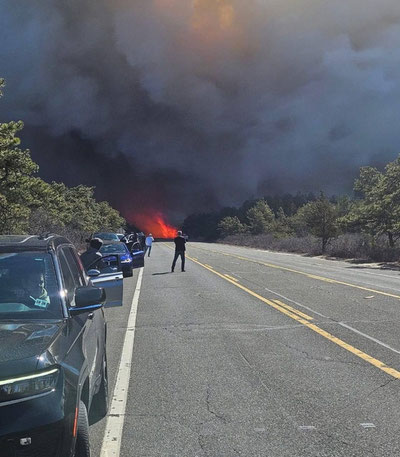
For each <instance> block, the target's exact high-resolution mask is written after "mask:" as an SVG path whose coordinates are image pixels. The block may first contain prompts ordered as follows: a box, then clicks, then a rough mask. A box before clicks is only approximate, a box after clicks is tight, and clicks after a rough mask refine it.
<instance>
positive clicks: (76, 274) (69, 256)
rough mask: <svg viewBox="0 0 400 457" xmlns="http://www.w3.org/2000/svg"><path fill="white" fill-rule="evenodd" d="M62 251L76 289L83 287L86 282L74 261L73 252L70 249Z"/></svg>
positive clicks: (76, 261)
mask: <svg viewBox="0 0 400 457" xmlns="http://www.w3.org/2000/svg"><path fill="white" fill-rule="evenodd" d="M62 251H63V253H64V255H65V258H66V260H67V263H68V265H69V268H70V270H71V273H72V276H73V278H74V281H75V284H76V285H77V287H79V286H85V285H86V281H85V278H84V276H83V271H82V269H81V266H80V264H79V263H78V260H77V259H76V256H75V253H74V251H73V250H72V248H63V249H62Z"/></svg>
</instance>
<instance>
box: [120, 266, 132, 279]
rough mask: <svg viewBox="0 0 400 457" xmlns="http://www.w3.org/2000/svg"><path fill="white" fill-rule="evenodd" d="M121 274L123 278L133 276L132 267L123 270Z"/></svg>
mask: <svg viewBox="0 0 400 457" xmlns="http://www.w3.org/2000/svg"><path fill="white" fill-rule="evenodd" d="M122 275H123V277H124V278H131V277H132V276H133V268H132V267H130V268H129V270H125V271H124V272H123V274H122Z"/></svg>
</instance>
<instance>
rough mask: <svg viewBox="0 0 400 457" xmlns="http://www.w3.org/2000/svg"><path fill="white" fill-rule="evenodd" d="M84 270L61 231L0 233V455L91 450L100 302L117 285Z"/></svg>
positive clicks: (82, 455) (98, 384) (100, 363)
mask: <svg viewBox="0 0 400 457" xmlns="http://www.w3.org/2000/svg"><path fill="white" fill-rule="evenodd" d="M91 274H93V275H94V276H93V279H90V278H89V277H88V276H87V274H86V273H85V271H84V269H83V267H82V264H81V262H80V259H79V256H78V255H77V253H76V250H75V248H74V247H73V245H72V244H71V243H70V242H69V241H68V240H67V239H65V238H63V237H60V236H57V235H51V236H48V237H39V236H0V341H1V351H0V456H1V457H23V456H24V457H25V456H26V457H31V456H32V457H33V456H35V457H36V456H38V457H39V456H40V457H89V455H90V443H89V420H91V421H95V420H97V419H99V418H100V417H102V416H104V415H105V414H106V413H107V408H108V379H107V356H106V322H105V319H104V310H103V303H104V302H105V301H106V293H108V291H111V295H112V293H115V289H116V288H118V286H119V287H120V288H122V275H120V274H116V273H115V272H112V273H104V274H103V273H101V272H99V271H98V270H94V271H92V272H91ZM96 281H97V284H102V286H103V287H98V286H97V285H95V282H96ZM121 290H122V289H121ZM114 296H115V295H114ZM120 296H121V297H122V294H120ZM121 304H122V303H121Z"/></svg>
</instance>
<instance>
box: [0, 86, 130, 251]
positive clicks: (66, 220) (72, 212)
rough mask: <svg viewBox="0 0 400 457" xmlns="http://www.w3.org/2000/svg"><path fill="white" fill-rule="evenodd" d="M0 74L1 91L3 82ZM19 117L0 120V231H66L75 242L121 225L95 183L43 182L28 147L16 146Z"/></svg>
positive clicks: (19, 129)
mask: <svg viewBox="0 0 400 457" xmlns="http://www.w3.org/2000/svg"><path fill="white" fill-rule="evenodd" d="M4 85H5V84H4V80H2V79H0V97H1V96H2V95H3V94H2V89H3V88H4ZM22 128H23V122H22V121H18V122H7V123H0V233H1V234H17V233H18V234H28V233H35V234H43V233H49V232H53V233H58V234H60V235H64V236H67V237H68V238H69V239H70V240H71V241H72V242H74V243H75V244H76V245H78V246H79V245H82V243H83V242H84V240H85V238H87V236H88V235H89V234H90V233H92V232H96V231H102V230H107V231H108V230H110V231H117V230H118V229H120V228H121V227H123V226H124V225H125V220H124V219H123V218H122V217H121V216H120V214H119V212H118V211H116V210H115V209H113V208H112V207H111V206H110V205H109V204H108V203H107V202H104V201H103V202H97V201H96V199H95V197H94V188H93V187H87V186H83V185H79V186H77V187H68V186H66V185H65V184H63V183H57V182H52V183H47V182H45V181H43V180H42V179H41V178H39V177H38V176H37V173H38V171H39V167H38V165H37V164H36V163H35V162H34V161H33V160H32V159H31V156H30V152H29V150H28V149H25V150H22V149H20V147H19V146H20V139H19V138H18V136H17V135H18V132H20V131H21V130H22Z"/></svg>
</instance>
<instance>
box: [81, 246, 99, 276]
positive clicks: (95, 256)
mask: <svg viewBox="0 0 400 457" xmlns="http://www.w3.org/2000/svg"><path fill="white" fill-rule="evenodd" d="M102 246H103V242H102V241H101V239H100V238H92V239H91V240H90V242H89V247H88V248H87V250H86V251H85V252H82V254H81V255H80V258H81V261H82V264H83V266H84V268H85V270H86V271H89V270H90V269H91V268H95V267H96V266H97V263H98V262H99V260H101V258H102V257H103V256H102V255H101V253H100V252H99V250H100V248H101V247H102Z"/></svg>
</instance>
